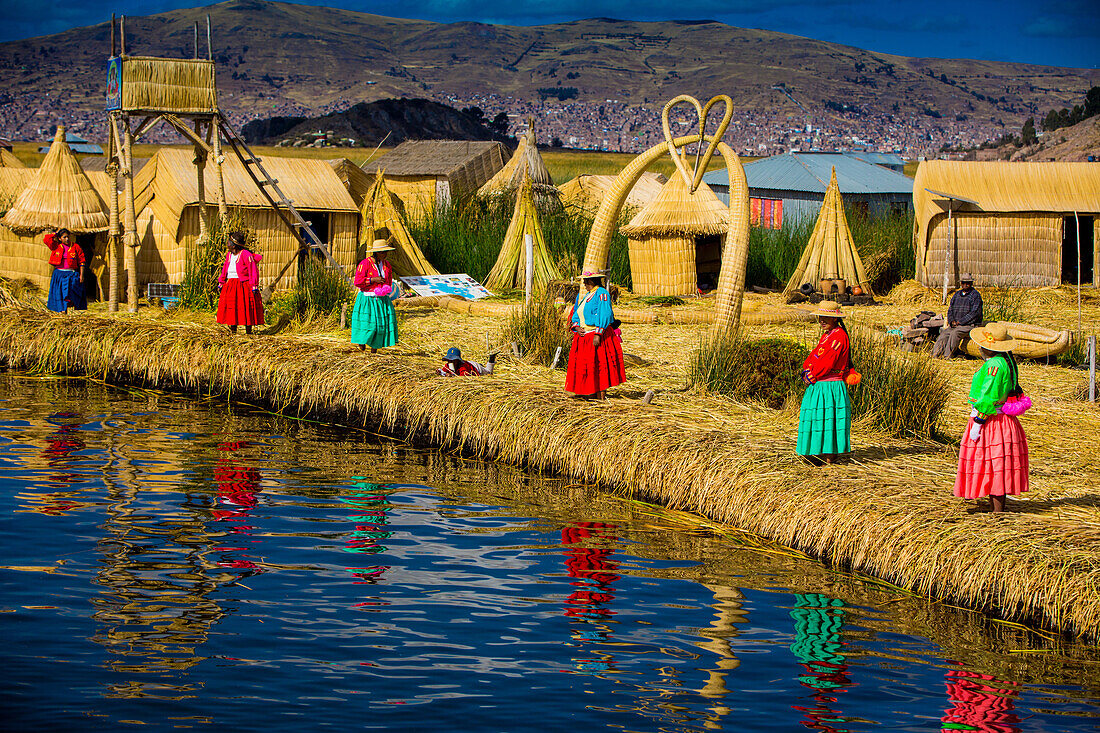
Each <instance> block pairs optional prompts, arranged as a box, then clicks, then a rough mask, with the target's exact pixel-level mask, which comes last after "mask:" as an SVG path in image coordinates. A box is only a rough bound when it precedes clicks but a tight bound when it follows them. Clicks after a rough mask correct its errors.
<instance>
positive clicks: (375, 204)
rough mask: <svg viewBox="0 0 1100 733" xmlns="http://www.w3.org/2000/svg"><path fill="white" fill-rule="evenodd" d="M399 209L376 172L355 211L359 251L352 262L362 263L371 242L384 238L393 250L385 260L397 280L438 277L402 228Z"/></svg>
mask: <svg viewBox="0 0 1100 733" xmlns="http://www.w3.org/2000/svg"><path fill="white" fill-rule="evenodd" d="M403 210H404V207H403V206H402V204H401V201H400V200H399V199H398V198H397V197H395V196H394V195H393V194H392V193H390V190H389V188H387V186H386V176H385V173H384V172H383V171H381V170H380V171H378V173H377V174H376V175H375V177H374V183H372V184H371V187H370V190H368V191H367V193H366V195H364V196H363V205H362V207H361V208H360V209H359V215H360V221H361V223H360V225H359V249H360V251H358V252H357V253H356V260H362V259H363V258H365V257H366V256H367V255H368V254H369V253H370V246H371V243H372V242H374V240H375V239H385V240H387V241H388V242H389V243H390V245H391V246H392V247H393V252H391V253H390V256H389V261H390V264H391V265H392V266H393V271H394V274H396V275H398V276H399V277H410V276H412V275H438V274H439V270H437V269H435V268H434V267H432V264H431V263H430V262H428V258H427V257H425V256H424V253H423V252H422V251H420V247H419V246H418V245H417V244H416V240H415V239H413V236H412V234H411V233H410V232H409V229H408V227H406V226H405V219H404V216H403V215H402V214H403Z"/></svg>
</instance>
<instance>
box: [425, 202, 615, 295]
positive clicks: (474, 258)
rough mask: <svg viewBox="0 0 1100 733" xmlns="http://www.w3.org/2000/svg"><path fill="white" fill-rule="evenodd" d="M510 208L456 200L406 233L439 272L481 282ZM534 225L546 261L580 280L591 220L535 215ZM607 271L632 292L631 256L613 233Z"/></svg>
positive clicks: (502, 204) (507, 204)
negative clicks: (536, 224) (538, 230)
mask: <svg viewBox="0 0 1100 733" xmlns="http://www.w3.org/2000/svg"><path fill="white" fill-rule="evenodd" d="M514 206H515V199H514V197H511V196H500V197H495V198H492V199H486V198H478V197H474V198H470V199H459V200H456V201H455V202H453V203H452V205H450V206H447V207H441V208H439V209H437V210H436V211H435V212H434V213H433V214H431V215H429V216H427V217H425V218H423V219H421V220H418V221H411V222H409V224H408V226H409V231H410V233H411V234H412V236H413V238H414V239H415V240H416V242H417V244H419V245H420V249H421V251H423V252H424V255H425V256H426V257H427V258H428V260H429V261H430V262H431V263H432V264H433V265H434V266H435V267H436V269H438V270H439V271H440V272H444V273H458V272H464V273H466V274H467V275H469V276H470V277H472V278H474V279H475V280H477V281H479V282H481V281H484V280H485V278H486V277H487V276H488V274H489V271H490V270H491V269H492V268H493V264H494V263H495V262H496V259H497V256H498V255H499V254H500V248H501V246H502V245H503V243H504V234H505V232H507V230H508V223H509V222H510V221H511V220H512V212H513V209H514ZM539 222H540V223H541V224H542V228H543V234H544V235H545V236H546V244H547V247H549V249H550V256H551V258H552V259H553V260H554V262H555V263H557V265H558V268H559V269H560V270H561V272H562V275H563V276H565V277H573V276H575V275H577V274H579V272H580V267H581V264H582V263H583V262H584V250H585V247H586V246H587V244H588V234H589V232H590V231H591V229H592V221H591V219H588V218H587V217H584V216H583V215H577V214H573V213H570V212H568V211H565V210H564V209H562V210H558V211H553V212H543V213H540V214H539ZM608 267H609V268H610V270H611V281H612V282H614V283H616V284H619V285H623V286H625V287H627V288H629V287H631V285H632V282H631V279H630V255H629V252H628V250H627V243H626V237H624V236H623V235H621V234H618V233H616V234H615V236H614V237H613V238H612V240H611V248H610V251H609V254H608Z"/></svg>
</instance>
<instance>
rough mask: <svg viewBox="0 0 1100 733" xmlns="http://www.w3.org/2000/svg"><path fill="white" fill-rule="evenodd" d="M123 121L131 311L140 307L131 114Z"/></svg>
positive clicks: (126, 255)
mask: <svg viewBox="0 0 1100 733" xmlns="http://www.w3.org/2000/svg"><path fill="white" fill-rule="evenodd" d="M119 121H120V122H121V123H122V125H121V126H122V130H121V132H122V183H123V207H124V208H123V211H124V215H123V226H124V230H123V237H122V248H123V252H124V255H123V257H124V262H125V266H126V306H127V309H128V310H129V311H130V312H131V313H137V309H138V282H137V248H138V238H137V216H136V214H135V212H134V157H133V149H132V145H131V137H132V134H131V131H130V116H129V115H127V114H125V113H123V114H122V115H120V116H119Z"/></svg>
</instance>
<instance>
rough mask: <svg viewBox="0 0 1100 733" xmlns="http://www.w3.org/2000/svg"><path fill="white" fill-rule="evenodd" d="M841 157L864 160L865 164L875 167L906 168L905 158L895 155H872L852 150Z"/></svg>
mask: <svg viewBox="0 0 1100 733" xmlns="http://www.w3.org/2000/svg"><path fill="white" fill-rule="evenodd" d="M841 155H844V156H847V157H849V158H855V159H856V160H862V161H863V162H864V163H874V164H875V165H886V166H898V167H904V166H905V158H903V157H901V156H900V155H897V154H895V153H870V152H864V151H862V150H852V151H848V152H844V153H841Z"/></svg>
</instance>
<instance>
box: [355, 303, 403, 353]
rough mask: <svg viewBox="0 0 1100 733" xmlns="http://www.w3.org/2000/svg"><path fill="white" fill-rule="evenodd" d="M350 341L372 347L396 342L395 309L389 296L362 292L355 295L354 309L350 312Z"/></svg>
mask: <svg viewBox="0 0 1100 733" xmlns="http://www.w3.org/2000/svg"><path fill="white" fill-rule="evenodd" d="M351 342H352V343H353V344H357V345H360V346H368V347H370V348H372V349H381V348H385V347H386V346H393V345H394V344H396V343H397V311H395V310H394V309H393V303H391V302H390V299H389V298H380V297H378V296H377V295H367V294H366V293H363V292H360V293H359V295H357V296H355V309H354V310H352V312H351Z"/></svg>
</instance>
